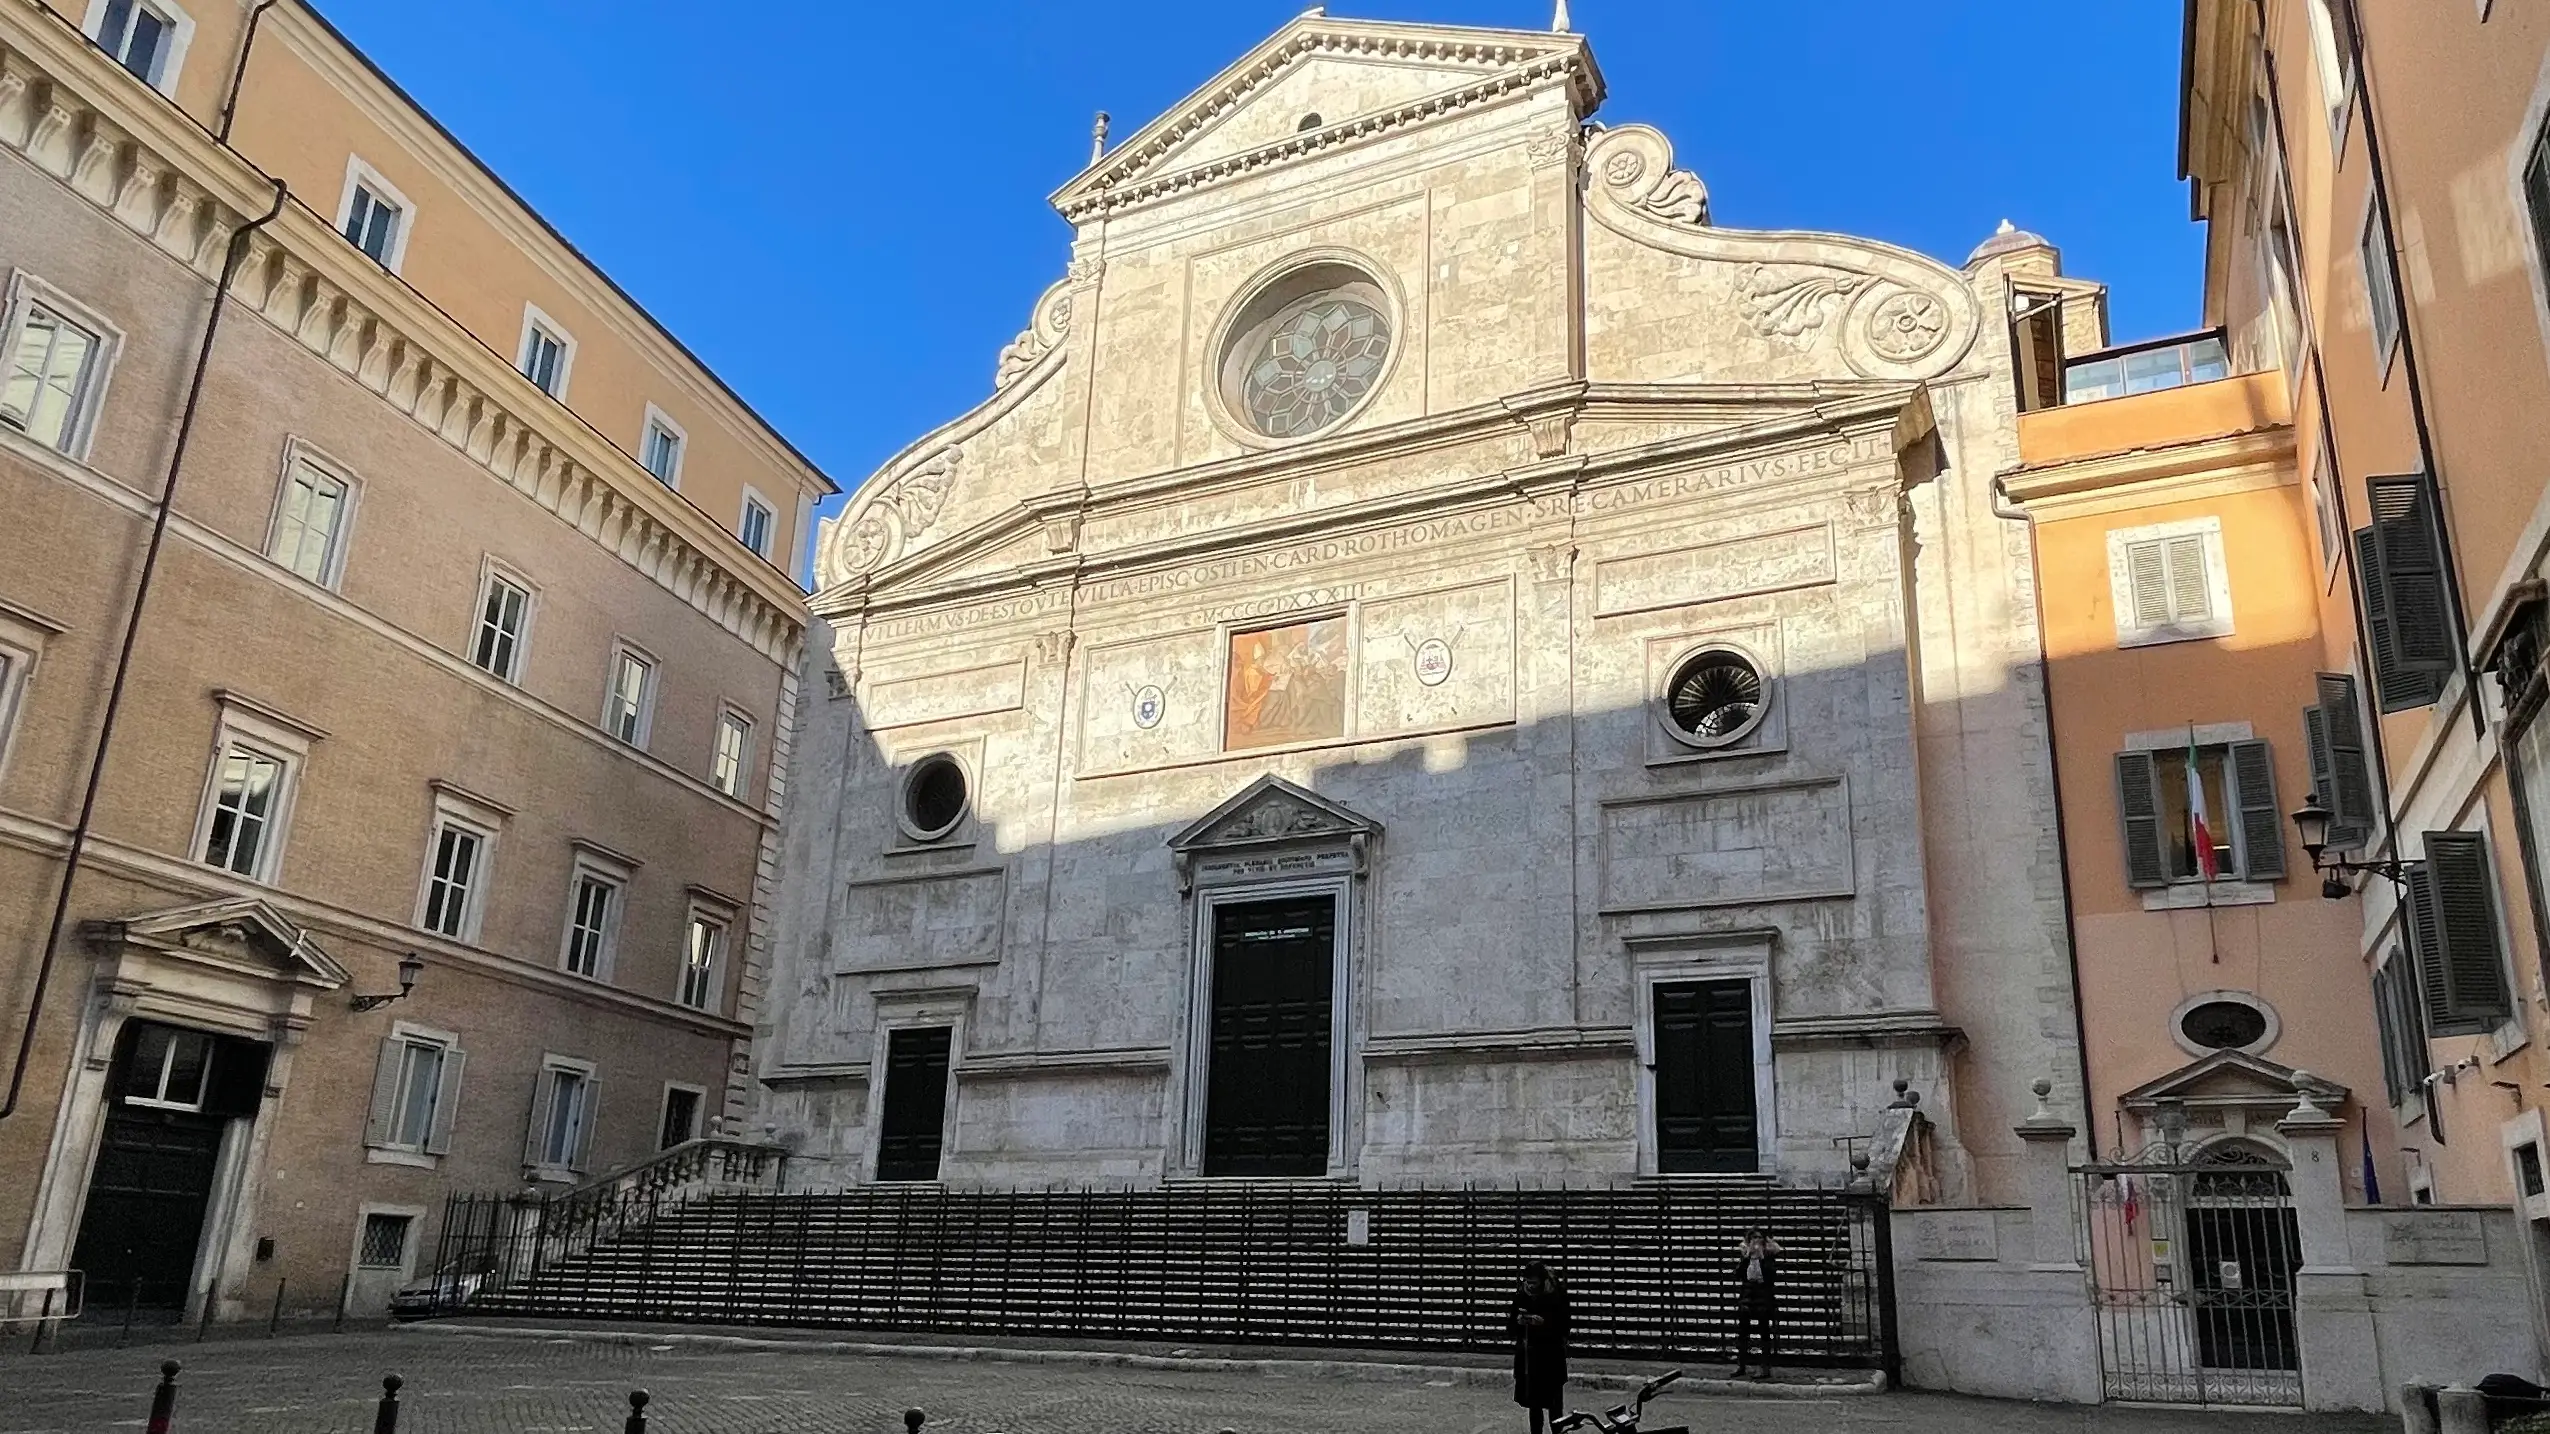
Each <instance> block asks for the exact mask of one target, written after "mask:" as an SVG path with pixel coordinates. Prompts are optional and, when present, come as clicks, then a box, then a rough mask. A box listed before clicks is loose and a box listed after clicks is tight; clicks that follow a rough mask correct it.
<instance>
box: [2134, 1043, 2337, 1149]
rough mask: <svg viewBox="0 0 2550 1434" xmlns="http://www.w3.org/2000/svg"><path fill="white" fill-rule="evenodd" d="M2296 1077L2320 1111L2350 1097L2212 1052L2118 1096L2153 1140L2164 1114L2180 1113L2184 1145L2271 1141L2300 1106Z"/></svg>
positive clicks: (2270, 1066) (2270, 1064)
mask: <svg viewBox="0 0 2550 1434" xmlns="http://www.w3.org/2000/svg"><path fill="white" fill-rule="evenodd" d="M2297 1076H2298V1077H2300V1079H2301V1081H2302V1084H2303V1086H2306V1087H2307V1088H2308V1089H2309V1090H2310V1092H2311V1101H2312V1103H2313V1104H2314V1105H2316V1106H2318V1107H2319V1108H2320V1109H2321V1110H2322V1111H2328V1112H2334V1111H2337V1110H2338V1109H2340V1108H2342V1107H2343V1106H2344V1105H2345V1104H2346V1102H2347V1099H2348V1097H2349V1095H2350V1092H2349V1091H2348V1089H2347V1088H2346V1087H2345V1086H2343V1085H2340V1084H2338V1083H2337V1082H2336V1081H2332V1080H2326V1079H2323V1078H2321V1077H2319V1076H2316V1075H2309V1074H2306V1073H2303V1072H2299V1071H2296V1070H2295V1069H2294V1068H2293V1067H2291V1066H2287V1065H2280V1064H2278V1063H2276V1062H2274V1061H2271V1060H2268V1059H2267V1058H2266V1057H2264V1056H2255V1055H2251V1054H2249V1053H2248V1052H2246V1051H2237V1050H2230V1051H2216V1052H2214V1053H2213V1054H2211V1055H2208V1056H2204V1057H2200V1058H2199V1059H2197V1060H2194V1061H2190V1062H2189V1063H2187V1064H2186V1065H2183V1066H2180V1067H2179V1068H2178V1069H2176V1070H2174V1071H2171V1072H2170V1073H2169V1074H2167V1075H2164V1076H2161V1077H2159V1078H2157V1079H2154V1080H2150V1081H2146V1082H2144V1083H2143V1084H2141V1085H2138V1086H2136V1087H2134V1088H2133V1089H2132V1090H2129V1091H2127V1092H2125V1093H2124V1094H2123V1095H2122V1096H2119V1097H2118V1098H2117V1103H2118V1104H2120V1105H2122V1106H2123V1107H2124V1108H2125V1110H2126V1112H2127V1113H2128V1114H2129V1115H2131V1116H2132V1117H2133V1118H2134V1120H2135V1121H2136V1122H2137V1123H2138V1124H2139V1125H2140V1126H2141V1127H2142V1129H2143V1132H2144V1134H2145V1136H2146V1137H2147V1138H2153V1137H2157V1135H2158V1134H2159V1131H2160V1127H2161V1126H2162V1125H2163V1124H2164V1123H2165V1122H2164V1121H2163V1120H2162V1119H2161V1117H2162V1116H2163V1114H2164V1113H2165V1112H2168V1111H2172V1110H2176V1111H2180V1112H2183V1113H2184V1115H2185V1118H2186V1136H2185V1142H2186V1143H2187V1144H2188V1145H2191V1146H2194V1145H2201V1144H2204V1143H2206V1142H2208V1141H2214V1140H2220V1139H2223V1138H2225V1137H2241V1136H2253V1137H2254V1136H2267V1137H2270V1138H2271V1137H2272V1133H2273V1132H2274V1130H2275V1126H2276V1122H2277V1121H2280V1120H2282V1119H2284V1117H2286V1116H2287V1115H2290V1114H2291V1113H2292V1112H2293V1110H2294V1108H2295V1107H2296V1106H2297V1105H2299V1104H2300V1101H2301V1097H2300V1094H2299V1089H2298V1088H2297V1086H2296V1084H2295V1079H2296V1077H2297Z"/></svg>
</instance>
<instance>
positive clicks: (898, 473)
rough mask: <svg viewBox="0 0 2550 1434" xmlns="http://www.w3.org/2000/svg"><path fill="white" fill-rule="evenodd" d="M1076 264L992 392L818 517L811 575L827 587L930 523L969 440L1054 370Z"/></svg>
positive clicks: (1003, 363)
mask: <svg viewBox="0 0 2550 1434" xmlns="http://www.w3.org/2000/svg"><path fill="white" fill-rule="evenodd" d="M1088 281H1089V271H1088V270H1087V268H1086V267H1085V266H1083V265H1080V264H1074V265H1073V266H1072V272H1071V273H1070V274H1069V275H1067V276H1065V277H1064V278H1062V279H1059V280H1057V281H1055V283H1054V284H1053V285H1052V287H1050V288H1048V289H1046V290H1045V292H1044V293H1043V294H1042V295H1041V296H1039V297H1038V298H1037V300H1036V308H1035V311H1034V313H1033V314H1032V315H1030V317H1029V319H1028V323H1027V327H1026V328H1024V329H1022V330H1020V331H1019V334H1018V337H1016V338H1014V339H1012V340H1010V341H1009V343H1008V344H1007V345H1005V346H1004V347H1003V348H1002V349H1001V353H1000V361H999V363H998V364H997V365H996V367H995V368H994V371H993V375H992V388H993V395H992V397H991V398H990V399H989V400H988V401H986V402H984V403H982V404H980V405H978V406H976V407H975V408H974V409H973V410H972V411H971V412H969V413H967V414H966V415H965V416H963V417H962V418H959V419H957V420H956V421H955V422H953V423H949V424H946V425H943V426H942V427H940V428H938V429H937V430H935V431H934V432H931V433H929V434H927V435H925V436H923V437H922V438H920V439H919V440H917V441H915V442H914V443H913V444H912V445H911V446H910V447H908V448H905V449H904V450H903V451H902V452H900V453H898V454H896V455H894V457H893V458H891V459H889V460H887V462H886V465H885V466H884V467H883V468H880V469H878V470H877V471H876V474H875V475H874V476H873V477H871V478H869V479H868V481H867V482H865V483H863V484H861V485H860V486H859V490H858V493H857V496H855V497H853V498H852V499H851V500H850V506H849V508H848V509H847V510H845V511H844V512H843V513H842V515H841V516H840V517H839V518H836V519H834V520H833V521H831V522H830V523H827V524H826V525H824V529H823V537H822V540H821V542H820V543H818V545H817V547H816V555H815V582H816V585H817V586H818V587H824V588H829V587H833V586H836V585H838V584H841V583H846V582H849V581H851V580H853V579H855V578H859V577H863V576H865V575H867V574H869V573H872V572H874V571H876V570H877V569H879V568H881V567H884V566H885V565H886V564H888V563H891V562H893V561H895V560H896V559H898V558H900V557H902V556H903V555H904V554H905V553H906V552H908V551H910V550H911V548H912V545H913V544H914V542H915V540H917V539H919V538H920V537H921V536H922V535H923V534H925V533H927V532H929V531H930V530H931V528H933V527H934V526H936V525H937V523H938V519H939V513H940V511H941V510H942V509H944V508H946V507H947V503H948V495H949V494H950V492H952V491H953V490H954V489H955V487H956V485H957V484H959V483H960V482H962V481H964V470H965V446H966V443H967V441H968V440H970V439H972V438H973V437H974V436H975V435H977V434H980V433H982V432H983V431H984V430H986V429H988V428H990V427H991V426H992V425H993V424H995V423H998V422H999V421H1000V420H1001V419H1002V418H1004V417H1006V416H1007V415H1008V414H1009V413H1010V412H1011V411H1012V410H1014V409H1016V408H1017V407H1018V406H1019V405H1020V404H1021V403H1023V402H1025V401H1026V400H1027V397H1028V395H1030V394H1032V393H1034V392H1036V391H1037V390H1038V389H1040V388H1042V387H1044V386H1045V384H1046V383H1047V382H1048V381H1050V380H1051V379H1052V378H1053V376H1054V375H1055V374H1057V373H1060V372H1061V371H1062V368H1063V364H1064V363H1065V361H1066V357H1067V355H1068V353H1069V351H1070V350H1069V346H1068V345H1067V344H1065V343H1064V342H1063V340H1064V339H1066V338H1067V337H1069V336H1070V333H1071V315H1072V307H1073V303H1074V299H1075V296H1076V295H1077V294H1078V293H1079V291H1080V290H1081V289H1083V288H1085V287H1087V284H1088Z"/></svg>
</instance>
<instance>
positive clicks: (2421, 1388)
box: [2399, 1379, 2437, 1434]
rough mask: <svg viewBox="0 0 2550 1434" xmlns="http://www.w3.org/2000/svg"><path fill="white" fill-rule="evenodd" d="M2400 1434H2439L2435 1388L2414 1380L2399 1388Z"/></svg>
mask: <svg viewBox="0 0 2550 1434" xmlns="http://www.w3.org/2000/svg"><path fill="white" fill-rule="evenodd" d="M2399 1425H2400V1434H2437V1430H2436V1425H2435V1386H2433V1385H2431V1384H2428V1383H2426V1382H2425V1381H2423V1380H2417V1379H2412V1380H2410V1381H2409V1382H2408V1383H2406V1384H2403V1385H2401V1386H2400V1387H2399Z"/></svg>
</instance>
